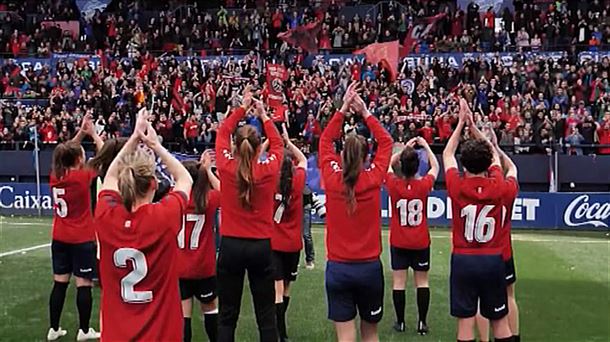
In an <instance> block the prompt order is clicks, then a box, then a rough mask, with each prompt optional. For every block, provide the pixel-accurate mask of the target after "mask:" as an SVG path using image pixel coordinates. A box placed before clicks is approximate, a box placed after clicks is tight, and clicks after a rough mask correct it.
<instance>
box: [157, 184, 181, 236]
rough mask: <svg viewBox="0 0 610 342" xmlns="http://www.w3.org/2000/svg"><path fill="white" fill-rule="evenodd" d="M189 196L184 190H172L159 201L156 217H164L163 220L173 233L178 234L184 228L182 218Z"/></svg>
mask: <svg viewBox="0 0 610 342" xmlns="http://www.w3.org/2000/svg"><path fill="white" fill-rule="evenodd" d="M187 199H188V197H187V196H186V194H185V193H183V192H182V191H172V192H170V193H169V194H167V196H165V197H163V199H162V200H161V201H160V202H159V203H158V207H157V211H156V213H155V214H156V217H159V218H163V222H166V223H167V226H168V227H169V229H170V230H171V231H172V233H173V234H178V232H179V231H180V229H181V228H182V220H183V216H184V212H185V210H186V206H187V204H188V200H187Z"/></svg>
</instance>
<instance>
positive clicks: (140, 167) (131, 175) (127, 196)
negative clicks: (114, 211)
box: [118, 150, 157, 212]
mask: <svg viewBox="0 0 610 342" xmlns="http://www.w3.org/2000/svg"><path fill="white" fill-rule="evenodd" d="M121 164H122V165H121V167H120V169H119V174H118V187H119V192H120V194H121V198H122V199H123V205H124V206H125V208H126V209H127V211H130V212H131V210H132V209H133V206H134V205H135V203H136V200H138V199H142V198H144V197H145V196H146V195H147V194H148V192H149V190H150V187H151V185H152V182H156V181H157V180H156V178H155V161H154V160H153V158H152V157H151V156H150V155H149V154H148V153H146V152H145V151H142V150H136V151H135V152H133V153H131V154H128V155H126V156H124V157H123V159H122V160H121Z"/></svg>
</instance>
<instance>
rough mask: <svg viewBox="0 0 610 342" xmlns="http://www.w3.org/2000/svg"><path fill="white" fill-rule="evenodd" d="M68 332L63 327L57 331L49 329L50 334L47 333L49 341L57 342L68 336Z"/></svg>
mask: <svg viewBox="0 0 610 342" xmlns="http://www.w3.org/2000/svg"><path fill="white" fill-rule="evenodd" d="M67 333H68V332H67V331H66V330H64V329H62V328H61V327H59V328H57V330H55V329H53V328H49V332H48V333H47V341H55V340H57V339H59V338H60V337H62V336H66V334H67Z"/></svg>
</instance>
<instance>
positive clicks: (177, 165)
mask: <svg viewBox="0 0 610 342" xmlns="http://www.w3.org/2000/svg"><path fill="white" fill-rule="evenodd" d="M147 126H148V127H147V129H146V132H142V131H137V133H138V134H139V135H140V138H141V139H142V141H144V143H145V144H146V145H147V146H148V147H149V148H150V149H152V150H153V151H154V152H155V154H156V155H157V156H158V157H159V158H161V161H162V162H163V164H165V166H166V168H167V171H168V172H169V173H170V175H172V177H173V178H174V182H175V185H174V191H181V192H183V193H184V195H185V196H186V198H188V197H189V195H190V193H191V187H192V186H193V179H192V178H191V175H190V174H189V172H188V171H187V170H186V168H185V167H184V166H183V165H182V163H181V162H179V161H178V159H176V158H175V157H174V156H173V155H172V154H171V153H169V151H168V150H166V149H165V147H163V145H161V143H160V142H159V137H158V136H157V132H155V130H154V128H153V127H152V125H151V124H150V122H148V125H147Z"/></svg>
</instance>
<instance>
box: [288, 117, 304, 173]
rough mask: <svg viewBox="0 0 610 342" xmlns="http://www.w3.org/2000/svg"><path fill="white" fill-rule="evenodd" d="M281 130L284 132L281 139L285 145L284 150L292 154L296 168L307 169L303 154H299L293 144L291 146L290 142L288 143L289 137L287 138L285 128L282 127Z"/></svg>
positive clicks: (299, 151)
mask: <svg viewBox="0 0 610 342" xmlns="http://www.w3.org/2000/svg"><path fill="white" fill-rule="evenodd" d="M282 128H283V131H284V132H282V137H283V138H284V142H285V143H286V148H287V149H288V150H289V151H290V152H292V154H293V155H294V157H295V158H296V160H297V167H300V168H303V169H307V157H305V155H304V154H303V152H301V150H300V149H299V148H298V147H297V146H296V145H295V144H293V143H292V141H290V137H289V136H288V131H287V130H286V127H285V126H284V127H282Z"/></svg>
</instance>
